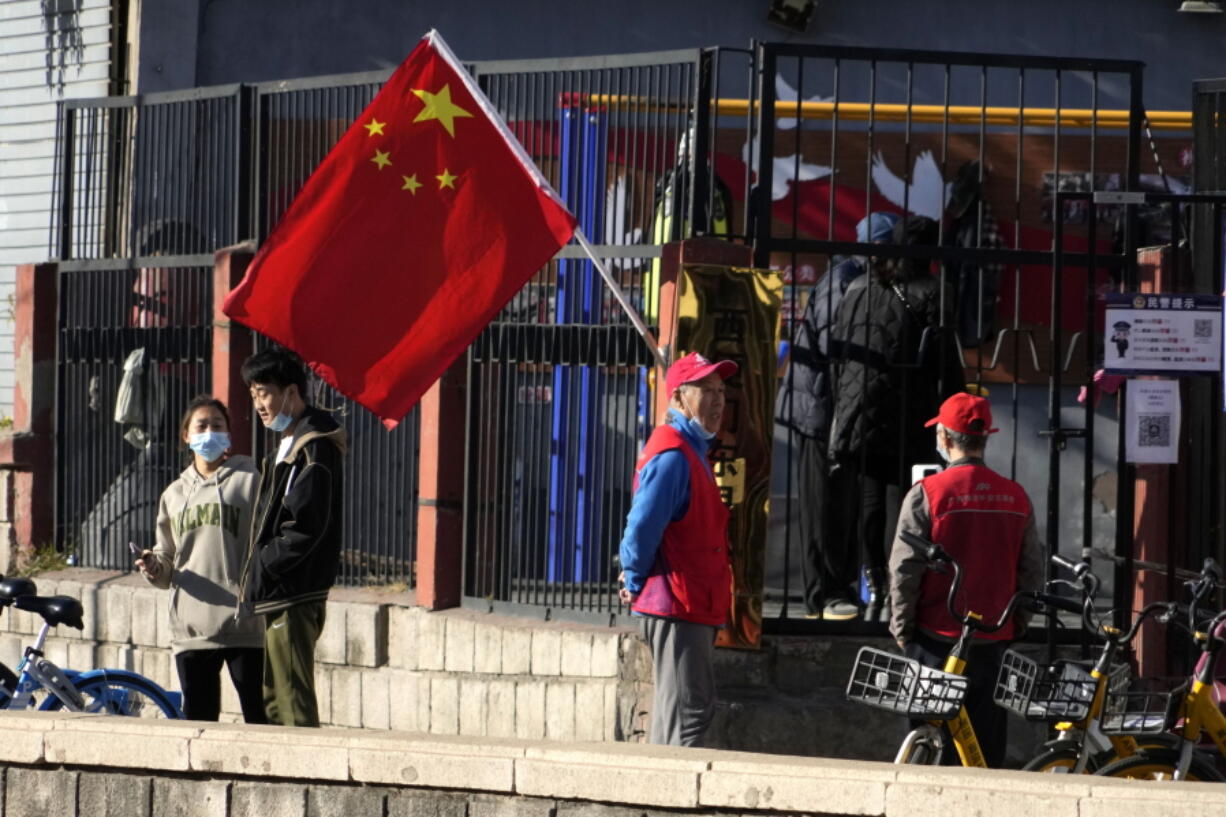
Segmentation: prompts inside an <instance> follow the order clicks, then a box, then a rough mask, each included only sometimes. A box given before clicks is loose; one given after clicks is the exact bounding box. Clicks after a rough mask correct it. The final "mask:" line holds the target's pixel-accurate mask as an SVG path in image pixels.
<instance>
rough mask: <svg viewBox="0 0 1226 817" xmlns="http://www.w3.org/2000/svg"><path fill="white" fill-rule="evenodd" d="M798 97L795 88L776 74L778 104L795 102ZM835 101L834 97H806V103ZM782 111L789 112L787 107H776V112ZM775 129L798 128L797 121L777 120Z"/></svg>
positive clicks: (819, 95) (818, 95)
mask: <svg viewBox="0 0 1226 817" xmlns="http://www.w3.org/2000/svg"><path fill="white" fill-rule="evenodd" d="M797 96H798V94H797V93H796V89H795V88H793V87H792V86H791V85H788V83H787V80H785V79H784V78H783V77H782V76H780V75H779V74H775V99H776V100H777V101H778V102H795V101H796V98H797ZM833 99H834V97H832V96H822V95H821V94H817V95H816V96H810V97H805V100H804V101H805V102H830V101H831V100H833ZM780 109H782V110H787V105H783V106H776V108H775V110H776V111H778V110H780ZM775 127H776V128H778V129H779V130H791V129H792V128H794V127H796V120H795V119H776V120H775Z"/></svg>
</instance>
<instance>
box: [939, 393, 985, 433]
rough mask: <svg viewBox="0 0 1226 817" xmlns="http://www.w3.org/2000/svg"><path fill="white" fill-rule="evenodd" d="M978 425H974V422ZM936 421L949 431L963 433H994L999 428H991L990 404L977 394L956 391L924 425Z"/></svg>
mask: <svg viewBox="0 0 1226 817" xmlns="http://www.w3.org/2000/svg"><path fill="white" fill-rule="evenodd" d="M976 422H977V423H978V427H977V428H976V427H975V423H976ZM937 423H940V424H941V425H943V426H945V427H946V428H948V429H949V430H950V431H959V432H961V433H963V434H985V435H986V434H995V433H996V432H997V431H1000V429H999V428H992V404H991V403H989V402H988V401H987V400H985V399H983V398H982V397H979V396H978V395H974V394H968V393H967V392H964V391H963V392H958V393H957V394H955V395H954V396H953V397H951V398H949V399H948V400H946V401H945V402H944V403H942V404H941V411H940V413H939V414H937V416H936V417H933V418H932V419H931V420H929V421H928V422H926V423H924V426H925V427H928V426H934V425H936V424H937Z"/></svg>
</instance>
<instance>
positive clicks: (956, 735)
mask: <svg viewBox="0 0 1226 817" xmlns="http://www.w3.org/2000/svg"><path fill="white" fill-rule="evenodd" d="M973 615H974V614H973V613H970V614H968V616H973ZM962 631H963V637H962V638H959V639H958V643H957V644H955V645H954V649H953V650H952V651H951V652H950V653H949V656H948V657H947V658H946V659H945V667H944V669H945V671H946V672H952V673H953V674H955V675H966V659H965V658H963V657H962V655H960V654H959V653H960V649H959V648H962V647H963V641H964V640H966V641H968V642H969V639H968V638H966V636H968V635H969V634H970V632H971V628H970V626H969V625H964V626H963V628H962ZM944 723H945V726H946V727H947V728H948V729H949V738H950V740H952V741H953V744H954V748H955V749H957V750H958V757H959V758H960V759H961V760H962V765H963V766H971V767H977V768H981V769H982V768H986V767H987V765H988V764H987V762H986V761H985V760H984V759H983V748H982V747H981V746H980V745H979V737H978V736H977V735H976V734H975V727H974V726H972V725H971V717H970V715H968V714H967V713H966V706H965V705H964V706H963V707H962V708H961V709H959V710H958V716H957V717H956V718H954V719H953V720H950V721H945V722H944ZM937 724H938V725H939V724H940V722H939V721H938V722H937Z"/></svg>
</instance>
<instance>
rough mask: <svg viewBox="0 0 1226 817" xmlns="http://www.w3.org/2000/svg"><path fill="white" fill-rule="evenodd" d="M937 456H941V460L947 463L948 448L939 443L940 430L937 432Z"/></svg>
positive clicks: (948, 460)
mask: <svg viewBox="0 0 1226 817" xmlns="http://www.w3.org/2000/svg"><path fill="white" fill-rule="evenodd" d="M937 456H938V457H940V458H941V462H943V463H945V464H946V465H949V462H950V459H949V449H948V448H945V447H944V446H942V445H941V432H939V431H938V432H937Z"/></svg>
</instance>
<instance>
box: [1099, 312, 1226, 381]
mask: <svg viewBox="0 0 1226 817" xmlns="http://www.w3.org/2000/svg"><path fill="white" fill-rule="evenodd" d="M1106 307H1107V308H1106V323H1105V326H1104V332H1103V368H1104V369H1105V370H1106V371H1107V373H1108V374H1123V375H1141V374H1156V375H1171V374H1181V375H1183V374H1187V375H1192V374H1213V373H1215V372H1218V371H1221V368H1222V299H1221V297H1220V296H1218V295H1179V294H1173V293H1170V294H1161V293H1141V292H1136V293H1131V294H1128V293H1110V294H1108V295H1107V296H1106Z"/></svg>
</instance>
